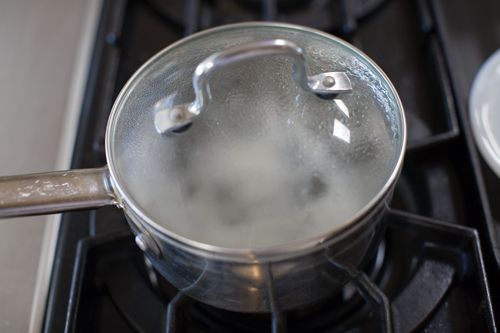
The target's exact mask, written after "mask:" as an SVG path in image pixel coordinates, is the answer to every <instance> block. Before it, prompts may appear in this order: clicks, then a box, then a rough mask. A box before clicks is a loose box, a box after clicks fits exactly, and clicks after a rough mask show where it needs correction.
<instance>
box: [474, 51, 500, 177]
mask: <svg viewBox="0 0 500 333" xmlns="http://www.w3.org/2000/svg"><path fill="white" fill-rule="evenodd" d="M469 112H470V119H471V124H472V132H473V133H474V138H475V139H476V144H477V146H478V147H479V151H480V152H481V154H482V155H483V157H484V159H485V160H486V162H487V163H488V165H489V166H490V167H491V168H492V169H493V171H495V173H496V174H497V176H499V177H500V50H497V51H496V52H495V53H493V55H491V56H490V57H489V58H488V60H486V62H485V63H484V64H483V65H482V66H481V69H480V70H479V72H478V73H477V75H476V78H475V79H474V83H473V84H472V89H471V94H470V99H469Z"/></svg>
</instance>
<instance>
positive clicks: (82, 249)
mask: <svg viewBox="0 0 500 333" xmlns="http://www.w3.org/2000/svg"><path fill="white" fill-rule="evenodd" d="M387 223H388V230H387V237H386V241H385V242H386V243H387V245H386V246H387V247H388V248H389V249H393V248H397V249H400V250H401V251H403V252H404V256H398V258H397V259H393V258H389V257H388V258H385V260H384V266H385V267H383V269H382V270H381V271H382V274H379V276H378V277H377V278H376V279H375V281H372V280H371V279H370V278H368V277H367V275H366V274H365V273H363V272H356V271H354V270H350V269H347V268H345V271H346V274H349V275H351V276H352V278H353V280H352V281H353V282H351V286H354V287H355V288H356V289H358V291H359V293H360V294H361V296H362V298H364V299H365V302H362V301H361V302H360V300H359V299H356V297H353V296H352V295H351V296H347V301H346V299H343V300H342V299H340V300H339V299H338V298H339V295H335V296H333V297H332V298H329V299H327V300H323V301H321V302H320V303H319V304H313V305H311V306H310V307H304V308H301V309H297V310H294V311H288V312H278V311H276V312H274V313H272V314H241V313H232V312H229V311H226V310H221V309H216V308H214V307H211V306H208V305H203V304H200V303H198V302H196V301H194V300H192V299H190V298H189V297H187V296H185V295H184V294H183V293H182V292H179V291H177V290H175V288H174V287H172V286H169V290H170V292H169V293H161V292H159V291H158V289H156V287H155V286H154V285H153V284H152V283H150V281H151V278H150V277H148V274H151V273H152V272H151V271H148V266H147V265H146V264H145V261H144V256H142V253H141V252H140V251H139V250H138V249H137V248H136V246H135V243H134V239H133V236H132V235H131V234H130V233H129V232H115V233H108V234H106V235H103V236H98V237H90V238H87V239H84V240H82V241H81V242H80V245H79V247H78V260H77V263H76V265H75V271H74V279H73V283H72V287H71V300H72V302H71V303H70V305H69V308H68V316H67V321H66V325H67V326H66V332H101V331H103V332H104V331H106V329H107V327H106V329H105V328H103V326H102V325H103V323H104V322H106V323H107V322H113V321H116V320H119V321H120V322H121V325H123V327H124V328H122V330H121V332H129V331H130V332H144V333H148V332H162V331H163V332H169V333H179V332H220V333H224V332H242V333H247V332H248V333H255V332H272V333H278V332H280V333H281V332H357V331H360V332H415V331H419V329H423V328H425V330H422V331H425V332H431V333H432V332H444V333H446V332H495V326H494V320H493V312H492V308H491V303H490V300H489V292H488V287H487V281H486V275H485V270H484V264H483V259H482V256H481V251H480V245H479V238H478V236H477V233H476V232H475V231H473V230H472V229H469V228H465V227H460V226H454V225H449V224H444V223H442V222H438V221H434V220H430V219H425V218H421V217H418V216H415V215H411V214H408V213H402V212H397V211H393V212H391V213H390V214H388V217H387ZM387 255H388V256H390V255H391V254H390V252H389V253H387ZM405 266H406V267H405ZM402 273H405V275H406V276H402ZM153 274H154V273H153ZM163 283H166V282H165V281H163ZM346 288H349V286H348V287H346ZM423 296H425V297H423ZM340 298H342V297H340ZM358 298H359V295H358ZM349 302H351V303H354V306H349V304H348V303H349ZM409 305H410V306H409ZM345 308H349V309H348V310H347V311H344V312H343V310H345ZM113 316H114V317H116V318H114V317H113ZM125 327H126V328H125Z"/></svg>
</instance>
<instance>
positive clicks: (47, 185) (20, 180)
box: [0, 167, 116, 218]
mask: <svg viewBox="0 0 500 333" xmlns="http://www.w3.org/2000/svg"><path fill="white" fill-rule="evenodd" d="M115 203H116V202H115V199H114V197H113V192H112V190H111V186H110V184H109V174H108V168H107V167H103V168H96V169H81V170H68V171H56V172H48V173H35V174H29V175H18V176H7V177H0V218H5V217H14V216H27V215H40V214H51V213H59V212H63V211H68V210H75V209H84V208H96V207H101V206H106V205H112V204H115Z"/></svg>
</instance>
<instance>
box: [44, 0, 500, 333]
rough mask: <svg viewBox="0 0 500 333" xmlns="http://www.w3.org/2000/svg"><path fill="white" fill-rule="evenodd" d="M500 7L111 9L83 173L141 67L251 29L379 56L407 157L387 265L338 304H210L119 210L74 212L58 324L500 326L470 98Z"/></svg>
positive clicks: (99, 327)
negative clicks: (299, 29) (245, 24)
mask: <svg viewBox="0 0 500 333" xmlns="http://www.w3.org/2000/svg"><path fill="white" fill-rule="evenodd" d="M498 13H500V3H499V2H497V1H496V2H495V1H493V0H482V1H475V2H471V1H465V0H419V1H409V0H386V1H381V0H349V1H341V0H337V1H328V0H322V1H321V0H320V1H299V0H293V1H251V0H244V1H243V0H240V1H236V0H232V1H215V0H214V1H201V0H198V1H197V0H190V1H185V2H184V1H170V2H166V1H165V2H163V1H160V0H148V1H137V0H135V1H134V0H129V1H126V0H105V1H104V2H103V10H102V17H101V21H100V26H99V30H98V33H97V37H96V44H95V50H94V54H93V60H92V66H91V72H90V75H89V81H88V83H87V87H86V98H85V102H84V105H83V107H82V116H81V120H80V128H79V132H78V137H77V143H76V147H75V155H74V158H73V167H74V168H82V167H96V166H102V165H104V164H105V154H104V133H105V126H106V121H107V117H108V115H109V111H110V109H111V106H112V103H113V100H114V98H115V97H116V95H117V94H118V92H119V91H120V89H121V87H122V86H123V85H124V84H125V82H126V80H127V79H128V78H129V77H130V76H131V75H132V74H133V72H134V71H135V70H136V69H137V68H138V67H139V66H140V65H142V64H143V63H144V62H145V61H146V60H148V59H149V58H150V57H151V56H152V55H154V54H155V53H156V52H158V51H159V50H161V49H163V48H164V47H166V46H167V45H169V44H171V43H172V42H174V41H176V40H178V39H180V38H182V37H183V36H186V35H189V34H191V33H193V32H196V31H199V30H201V29H205V28H208V27H212V26H216V25H221V24H226V23H233V22H240V21H249V20H252V21H256V20H274V21H282V22H290V23H297V24H302V25H306V26H310V27H313V28H318V29H321V30H324V31H326V32H330V33H332V34H334V35H337V36H339V37H341V38H343V39H345V40H347V41H349V42H350V43H352V44H354V45H355V46H357V47H358V48H360V49H361V50H362V51H364V52H365V53H366V54H368V56H370V57H371V58H372V59H373V60H374V61H375V62H377V63H378V64H379V65H380V67H381V68H382V69H383V70H384V71H385V72H386V74H387V75H388V76H389V78H390V79H391V81H392V82H393V83H394V85H395V87H396V89H397V90H398V92H399V94H400V97H401V99H402V102H403V105H404V108H405V112H406V116H407V122H408V149H407V155H406V158H405V164H404V167H403V172H402V175H401V177H400V180H399V181H398V184H397V187H396V190H395V194H394V201H393V204H392V210H391V212H390V213H389V214H388V216H387V218H386V220H387V221H386V222H387V225H388V229H387V233H386V236H385V240H384V242H383V243H382V245H381V247H380V248H379V251H378V253H377V256H376V257H375V258H374V259H373V261H372V262H371V263H370V265H369V267H367V269H366V270H365V274H362V276H354V277H353V281H352V282H351V283H349V284H348V285H347V286H346V288H344V290H342V292H340V293H339V294H336V295H334V296H333V297H332V298H329V299H327V301H323V302H319V303H318V304H313V305H311V306H308V307H306V308H303V309H297V310H294V311H290V312H287V313H284V314H279V315H278V314H272V315H271V314H258V315H244V314H238V313H230V312H227V311H223V310H219V309H215V308H212V307H209V306H206V305H203V304H199V303H197V302H195V301H193V300H191V299H189V298H187V297H185V296H184V295H182V293H179V292H178V291H176V290H175V289H173V287H171V286H169V285H168V283H166V282H165V281H163V280H162V279H161V277H159V276H158V275H156V274H155V273H154V271H152V270H151V269H149V268H148V267H149V266H148V265H147V263H145V261H144V258H143V256H142V255H141V253H140V251H139V250H138V249H137V248H136V247H135V244H134V242H133V236H132V234H131V232H130V230H129V228H128V225H127V224H126V221H125V219H124V216H123V213H122V212H121V211H119V210H117V209H115V208H110V207H108V208H102V209H99V210H95V211H85V212H73V213H67V214H64V216H63V220H62V223H61V230H60V237H59V243H58V248H57V253H56V260H55V263H54V272H53V276H52V280H51V287H50V292H49V299H48V305H47V313H46V318H45V325H44V330H45V331H46V332H62V331H66V332H110V331H119V332H162V331H168V332H271V331H272V332H377V331H381V330H382V331H383V330H386V331H388V330H390V329H392V330H393V331H395V332H413V331H415V332H496V327H495V323H494V311H493V309H495V308H496V309H498V308H499V306H500V304H499V303H500V297H499V295H500V286H499V285H498V284H497V283H495V282H496V281H499V277H500V250H499V244H500V237H499V236H498V235H497V233H498V229H499V226H500V223H499V222H498V220H499V219H500V211H499V207H498V206H499V205H498V200H499V198H500V181H499V180H498V179H497V178H495V176H494V175H493V173H492V172H491V170H489V169H488V167H487V166H486V165H485V163H484V162H483V161H482V159H481V158H480V157H479V156H478V154H477V152H476V149H475V147H474V144H473V142H472V137H471V133H470V127H469V123H468V116H467V112H468V109H467V101H468V93H469V90H470V86H471V84H472V80H473V78H474V75H475V73H476V72H477V70H478V69H479V66H480V65H481V63H482V62H483V61H484V60H486V58H487V57H488V56H489V55H490V54H491V53H492V52H493V51H494V50H495V49H496V48H498V47H500V20H498V18H497V16H498ZM495 200H496V202H495ZM495 203H496V205H495ZM486 277H487V279H486ZM487 280H488V281H489V286H488V284H487ZM488 287H489V289H488ZM498 317H500V315H498V314H497V319H498Z"/></svg>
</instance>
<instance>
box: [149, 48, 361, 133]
mask: <svg viewBox="0 0 500 333" xmlns="http://www.w3.org/2000/svg"><path fill="white" fill-rule="evenodd" d="M265 55H287V56H289V57H291V58H292V59H293V61H294V73H293V78H294V79H295V81H297V82H298V83H299V84H300V86H301V87H302V88H303V89H304V90H306V91H310V92H313V93H315V94H318V95H335V94H338V93H343V92H347V91H350V90H351V82H350V80H349V78H348V77H347V74H346V73H344V72H325V73H320V74H316V75H308V74H307V68H306V60H305V57H304V51H303V50H302V48H300V47H299V46H297V45H296V44H295V43H292V42H290V41H287V40H284V39H273V40H267V41H260V42H255V43H250V44H246V45H243V46H238V47H235V48H231V49H228V50H224V51H221V52H217V53H214V54H212V55H211V56H209V57H208V58H206V59H205V60H203V61H202V62H201V63H200V64H199V65H198V66H197V67H196V70H195V71H194V73H193V89H194V93H195V100H194V101H193V102H191V103H187V104H181V105H176V106H173V107H166V108H165V107H164V106H163V105H162V103H161V102H162V101H160V102H158V103H157V104H156V106H155V111H156V113H155V127H156V130H157V131H158V133H160V134H163V133H167V132H171V131H175V130H176V129H179V128H181V127H184V126H186V125H188V124H190V123H191V122H192V121H193V119H194V118H195V117H196V116H198V115H199V114H200V113H201V111H202V110H203V109H204V108H205V107H206V105H207V104H208V101H209V99H210V97H209V96H210V95H209V89H208V78H209V76H210V74H211V73H212V72H214V71H215V70H217V69H218V68H221V67H224V66H225V65H228V64H232V63H235V62H239V61H242V60H247V59H251V58H255V57H260V56H265Z"/></svg>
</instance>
